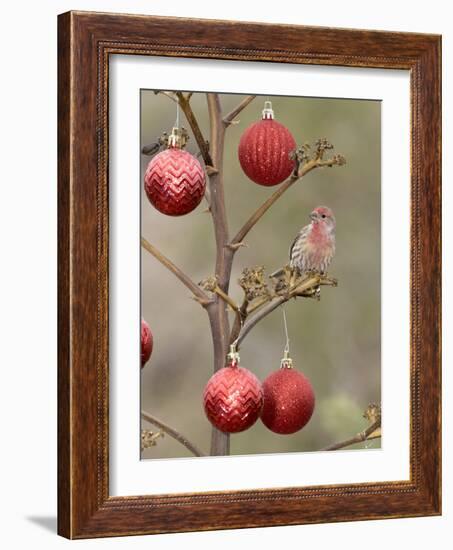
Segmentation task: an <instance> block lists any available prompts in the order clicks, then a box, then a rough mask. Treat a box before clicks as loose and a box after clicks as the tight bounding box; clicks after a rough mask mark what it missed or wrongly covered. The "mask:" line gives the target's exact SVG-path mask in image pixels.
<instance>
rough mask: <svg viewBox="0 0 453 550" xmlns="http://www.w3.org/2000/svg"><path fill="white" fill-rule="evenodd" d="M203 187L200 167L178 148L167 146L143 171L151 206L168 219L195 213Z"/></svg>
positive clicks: (203, 178)
mask: <svg viewBox="0 0 453 550" xmlns="http://www.w3.org/2000/svg"><path fill="white" fill-rule="evenodd" d="M205 188H206V179H205V173H204V170H203V168H202V166H201V164H200V163H199V162H198V160H197V159H196V158H195V157H194V156H193V155H191V154H190V153H188V152H187V151H184V150H183V149H180V148H178V147H169V148H168V149H166V150H165V151H162V152H161V153H159V154H158V155H156V156H155V157H154V158H153V159H152V160H151V161H150V163H149V164H148V167H147V169H146V172H145V191H146V195H147V196H148V199H149V201H150V203H151V204H152V205H153V206H154V207H155V208H156V209H157V210H159V212H162V214H167V216H183V215H184V214H188V213H189V212H192V210H195V208H196V207H197V206H198V205H199V204H200V202H201V200H202V199H203V196H204V193H205Z"/></svg>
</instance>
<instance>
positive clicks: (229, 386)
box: [203, 354, 263, 433]
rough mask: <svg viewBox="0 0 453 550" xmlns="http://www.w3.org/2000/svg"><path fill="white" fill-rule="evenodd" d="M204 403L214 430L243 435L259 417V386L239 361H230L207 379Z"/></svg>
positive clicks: (261, 402) (254, 377)
mask: <svg viewBox="0 0 453 550" xmlns="http://www.w3.org/2000/svg"><path fill="white" fill-rule="evenodd" d="M235 355H236V356H237V354H235ZM229 357H231V354H230V355H229ZM237 357H238V356H237ZM203 402H204V410H205V413H206V416H207V417H208V419H209V421H210V422H211V424H213V425H214V426H215V427H216V428H218V429H219V430H221V431H222V432H225V433H237V432H243V431H244V430H247V429H248V428H250V426H253V424H255V422H256V421H257V420H258V418H259V416H260V414H261V409H262V407H263V391H262V388H261V382H260V381H259V380H258V378H257V377H256V376H255V375H254V374H253V373H252V372H250V371H249V370H248V369H245V368H243V367H240V366H239V363H238V359H233V360H230V361H229V362H228V364H227V365H226V366H225V367H223V368H222V369H220V370H218V371H217V372H216V373H215V374H214V375H213V376H211V378H210V379H209V381H208V383H207V384H206V388H205V390H204V394H203Z"/></svg>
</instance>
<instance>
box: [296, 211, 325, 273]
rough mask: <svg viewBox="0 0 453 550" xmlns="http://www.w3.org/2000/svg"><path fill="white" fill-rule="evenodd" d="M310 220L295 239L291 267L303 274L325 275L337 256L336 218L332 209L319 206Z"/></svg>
mask: <svg viewBox="0 0 453 550" xmlns="http://www.w3.org/2000/svg"><path fill="white" fill-rule="evenodd" d="M310 219H311V222H310V223H309V224H308V225H306V226H305V227H303V228H302V229H301V230H300V231H299V233H298V234H297V237H296V238H295V239H294V242H293V244H292V246H291V248H290V251H289V259H290V264H289V265H290V267H291V268H293V269H294V268H296V269H297V270H298V271H299V272H300V273H301V274H304V273H306V272H309V271H312V272H316V273H320V274H324V273H325V272H326V271H327V268H328V267H329V265H330V262H331V261H332V258H333V256H334V254H335V217H334V215H333V212H332V210H331V209H330V208H327V207H326V206H318V207H317V208H315V209H314V210H313V212H312V213H311V214H310Z"/></svg>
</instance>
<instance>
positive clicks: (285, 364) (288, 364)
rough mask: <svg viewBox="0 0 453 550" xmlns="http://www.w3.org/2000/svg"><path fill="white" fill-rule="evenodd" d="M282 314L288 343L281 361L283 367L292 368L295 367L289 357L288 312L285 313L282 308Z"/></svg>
mask: <svg viewBox="0 0 453 550" xmlns="http://www.w3.org/2000/svg"><path fill="white" fill-rule="evenodd" d="M282 313H283V326H284V328H285V338H286V343H285V347H284V350H283V359H282V360H281V367H285V368H291V367H292V366H293V360H292V359H291V357H290V356H289V333H288V323H287V321H286V311H285V308H284V307H282Z"/></svg>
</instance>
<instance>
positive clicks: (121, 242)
mask: <svg viewBox="0 0 453 550" xmlns="http://www.w3.org/2000/svg"><path fill="white" fill-rule="evenodd" d="M440 107H441V99H440V37H439V36H434V35H425V34H409V33H390V32H378V31H362V30H344V29H332V28H313V27H304V26H287V25H264V24H256V23H237V22H228V21H207V20H187V19H179V18H163V17H151V16H134V15H113V14H99V13H88V12H69V13H65V14H63V15H61V16H59V107H58V109H59V110H58V114H59V129H58V131H59V139H58V146H59V386H58V396H59V469H58V475H59V519H58V526H59V527H58V528H59V533H60V534H61V535H63V536H65V537H68V538H87V537H101V536H116V535H130V534H151V533H163V532H177V531H196V530H207V529H228V528H240V527H254V526H256V527H258V526H270V525H291V524H304V523H316V522H330V521H351V520H363V519H377V518H389V517H411V516H422V515H436V514H440V513H441V502H440V458H441V450H440V435H441V434H440V426H441V423H440V420H441V418H440V398H441V386H440V291H441V289H440V268H441V259H440V201H441V195H440V149H441V141H440V139H441V137H440Z"/></svg>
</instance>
